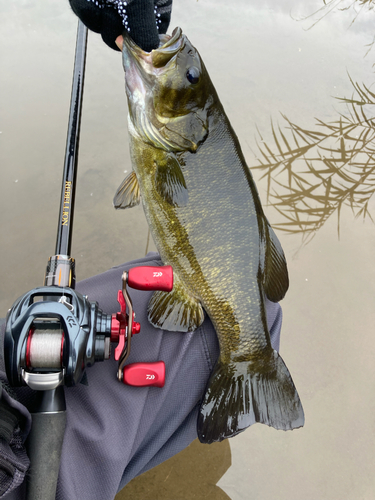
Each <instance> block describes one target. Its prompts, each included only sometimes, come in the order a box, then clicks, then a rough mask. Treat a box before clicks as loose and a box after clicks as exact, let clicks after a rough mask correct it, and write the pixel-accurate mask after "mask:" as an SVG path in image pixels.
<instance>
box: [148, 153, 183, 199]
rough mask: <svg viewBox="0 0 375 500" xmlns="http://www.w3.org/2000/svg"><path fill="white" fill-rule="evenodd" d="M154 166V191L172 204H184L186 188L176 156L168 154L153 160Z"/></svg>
mask: <svg viewBox="0 0 375 500" xmlns="http://www.w3.org/2000/svg"><path fill="white" fill-rule="evenodd" d="M155 166H156V171H155V188H156V191H157V192H158V193H159V194H160V196H161V197H162V198H163V199H164V200H165V201H167V202H168V203H170V204H171V205H172V206H178V207H182V206H185V205H186V203H187V201H188V190H187V187H186V182H185V178H184V174H183V173H182V170H181V166H180V164H179V162H178V160H177V158H176V157H174V156H170V155H168V156H166V157H165V158H164V159H163V160H157V161H156V160H155Z"/></svg>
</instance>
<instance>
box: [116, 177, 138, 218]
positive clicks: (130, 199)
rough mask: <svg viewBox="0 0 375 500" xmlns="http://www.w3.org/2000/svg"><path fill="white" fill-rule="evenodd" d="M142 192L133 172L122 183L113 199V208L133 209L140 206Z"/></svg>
mask: <svg viewBox="0 0 375 500" xmlns="http://www.w3.org/2000/svg"><path fill="white" fill-rule="evenodd" d="M140 199H141V192H140V189H139V183H138V179H137V176H136V175H135V172H134V171H133V172H131V173H130V174H129V175H127V176H126V177H125V179H124V180H123V181H122V183H121V185H120V187H119V188H118V189H117V191H116V194H115V196H114V198H113V206H114V207H115V208H116V209H119V208H131V207H135V206H136V205H139V202H140Z"/></svg>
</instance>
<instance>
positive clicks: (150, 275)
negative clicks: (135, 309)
mask: <svg viewBox="0 0 375 500" xmlns="http://www.w3.org/2000/svg"><path fill="white" fill-rule="evenodd" d="M127 283H128V285H129V286H130V288H135V289H136V290H160V291H163V292H170V291H171V290H172V289H173V269H172V266H140V267H133V268H132V269H129V271H128V279H127Z"/></svg>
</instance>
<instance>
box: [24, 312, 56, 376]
mask: <svg viewBox="0 0 375 500" xmlns="http://www.w3.org/2000/svg"><path fill="white" fill-rule="evenodd" d="M48 326H49V328H31V329H30V331H29V335H28V337H27V342H26V367H27V368H28V369H29V370H30V369H32V368H35V369H37V370H38V369H40V368H42V369H46V368H49V369H56V368H57V369H61V368H62V366H63V352H64V338H65V334H64V330H63V329H62V327H61V324H60V323H59V322H56V323H54V324H53V325H48Z"/></svg>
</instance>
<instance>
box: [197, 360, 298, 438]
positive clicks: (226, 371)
mask: <svg viewBox="0 0 375 500" xmlns="http://www.w3.org/2000/svg"><path fill="white" fill-rule="evenodd" d="M256 365H258V366H256ZM304 421H305V417H304V412H303V408H302V404H301V401H300V398H299V396H298V393H297V390H296V388H295V386H294V383H293V380H292V377H291V376H290V373H289V371H288V369H287V367H286V366H285V364H284V361H283V360H282V358H281V356H280V355H279V354H278V353H277V352H276V351H273V353H272V355H271V359H269V360H268V362H267V363H250V364H249V363H248V362H247V361H244V362H241V363H233V362H231V363H230V364H226V363H223V362H222V361H221V360H220V358H219V360H218V362H217V364H216V366H215V368H214V371H213V372H212V374H211V377H210V379H209V382H208V386H207V390H206V393H205V395H204V398H203V401H202V403H201V407H200V412H199V416H198V425H197V430H198V437H199V440H200V442H201V443H213V442H215V441H222V440H223V439H226V438H229V437H233V436H235V435H237V434H239V433H240V432H242V431H244V430H245V429H246V428H247V427H249V426H250V425H252V424H254V423H256V422H259V423H262V424H266V425H269V426H270V427H274V428H275V429H281V430H284V431H287V430H292V429H297V428H298V427H302V426H303V424H304Z"/></svg>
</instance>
